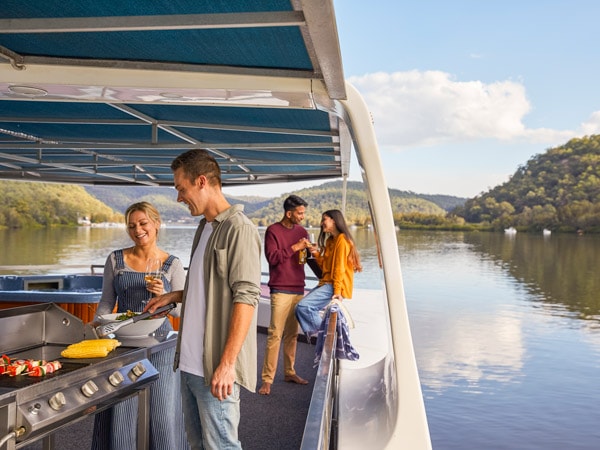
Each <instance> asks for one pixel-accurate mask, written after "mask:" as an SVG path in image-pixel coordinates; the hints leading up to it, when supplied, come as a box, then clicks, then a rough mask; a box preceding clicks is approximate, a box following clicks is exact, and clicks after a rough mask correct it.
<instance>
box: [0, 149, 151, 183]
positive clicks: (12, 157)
mask: <svg viewBox="0 0 600 450" xmlns="http://www.w3.org/2000/svg"><path fill="white" fill-rule="evenodd" d="M0 158H4V159H8V160H12V161H18V162H21V163H24V164H32V165H35V166H42V167H49V168H55V169H61V170H68V171H69V172H80V173H86V174H93V175H99V176H103V177H107V178H112V179H116V180H121V181H127V182H129V183H142V184H152V183H143V181H142V180H136V179H135V178H132V177H131V176H129V177H125V176H121V175H113V174H106V173H104V174H103V173H98V171H96V170H92V169H84V168H81V167H74V166H71V165H68V164H57V163H45V162H41V161H39V160H36V159H32V158H25V157H22V156H17V155H9V154H7V153H0ZM26 170H27V171H28V172H32V171H33V170H32V169H31V168H29V169H26Z"/></svg>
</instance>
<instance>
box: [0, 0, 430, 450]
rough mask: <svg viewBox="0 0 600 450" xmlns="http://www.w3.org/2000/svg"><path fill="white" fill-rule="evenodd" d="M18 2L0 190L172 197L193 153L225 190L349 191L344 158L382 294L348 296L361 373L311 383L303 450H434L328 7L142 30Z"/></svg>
mask: <svg viewBox="0 0 600 450" xmlns="http://www.w3.org/2000/svg"><path fill="white" fill-rule="evenodd" d="M12 3H13V2H6V3H4V4H2V5H0V12H1V13H2V14H1V15H0V16H1V17H3V19H0V30H2V31H0V46H1V47H0V55H1V56H3V57H4V59H3V60H4V61H6V62H4V63H2V64H0V120H1V121H2V122H3V124H2V129H3V134H4V135H8V136H10V137H11V142H9V143H4V144H2V145H3V150H2V152H1V154H0V166H1V167H2V168H1V169H0V177H1V178H4V179H19V180H26V181H27V180H28V181H40V182H59V183H81V184H83V183H86V184H103V185H114V186H120V185H149V186H172V173H171V170H170V167H169V166H170V162H171V161H172V160H173V158H174V157H175V156H177V155H178V154H180V153H182V152H183V151H184V150H187V149H190V148H198V147H199V148H206V149H207V150H208V151H210V152H211V153H212V154H213V155H214V156H215V157H216V158H217V161H218V162H219V164H220V165H221V168H222V170H223V184H224V186H225V187H227V186H239V185H248V184H267V183H280V182H290V181H313V180H322V179H329V178H341V179H342V180H344V181H346V180H347V179H348V176H349V170H350V161H351V158H352V154H353V153H352V150H354V152H355V153H354V154H355V155H356V159H357V162H358V164H359V166H360V169H361V173H362V176H363V180H364V182H365V186H366V187H367V189H368V193H367V194H368V200H369V206H370V210H371V212H372V226H373V229H374V230H375V232H376V233H375V235H376V239H377V248H378V250H379V256H380V258H379V260H380V261H381V274H382V280H383V283H382V286H380V287H377V288H375V289H368V290H366V289H364V290H363V289H360V290H359V289H357V290H356V291H355V292H354V296H353V297H354V298H353V300H352V302H350V305H349V309H350V310H351V313H352V315H353V317H354V319H355V322H356V327H355V329H353V330H352V343H353V345H354V346H355V347H356V348H357V350H358V351H359V353H360V354H361V359H360V360H359V361H354V362H348V361H341V362H340V363H339V365H338V369H339V371H338V372H336V371H332V370H329V371H325V372H324V373H323V374H320V375H319V376H318V377H320V379H318V380H317V382H315V389H317V386H319V389H320V386H323V388H324V391H323V393H326V397H323V396H321V395H320V394H321V391H319V392H316V394H315V395H314V396H313V402H312V403H311V411H309V417H308V419H307V423H306V428H305V440H304V442H303V446H302V448H325V447H329V444H330V442H331V443H333V444H332V446H334V447H337V448H344V449H351V448H361V449H362V448H373V449H379V448H390V449H410V450H415V449H429V448H431V442H430V438H429V431H428V426H427V419H426V415H425V409H424V403H423V398H422V393H421V387H420V382H419V376H418V371H417V366H416V361H415V355H414V349H413V345H412V337H411V332H410V324H409V319H408V314H407V309H406V300H405V297H404V287H403V283H402V275H401V268H400V259H399V255H398V245H397V242H396V230H395V227H394V222H393V216H392V210H391V204H390V199H389V193H388V189H387V184H386V182H385V176H384V172H383V168H382V164H381V161H380V156H379V152H378V146H377V140H376V136H375V132H374V129H373V124H372V120H371V115H370V113H369V110H368V108H367V106H366V104H365V103H364V101H363V99H362V97H361V96H360V94H359V92H358V91H357V90H356V89H355V88H354V87H353V86H352V85H350V84H349V83H347V82H345V80H344V77H343V66H342V61H341V56H340V48H339V41H338V36H337V32H336V22H335V14H334V10H333V3H332V2H331V1H308V2H297V1H292V2H289V1H287V0H286V1H283V0H281V1H277V0H275V1H272V2H266V3H265V2H256V1H250V0H247V1H230V2H225V3H223V4H221V3H213V2H206V3H204V2H196V1H192V0H184V1H181V2H177V4H176V5H175V4H172V2H169V1H166V0H157V1H155V2H151V3H148V4H147V5H146V6H145V8H146V9H145V10H144V15H140V12H139V10H138V8H137V7H136V6H135V2H129V3H128V2H125V3H121V4H118V5H112V6H111V8H110V10H109V9H108V7H107V8H106V10H102V8H103V7H102V6H100V5H95V4H93V3H92V4H83V5H81V4H78V5H77V7H76V8H75V7H74V6H72V5H70V4H68V3H66V4H65V3H64V2H60V3H58V2H54V1H48V0H46V1H41V0H31V1H29V2H22V3H21V2H19V3H15V4H14V5H12ZM130 3H131V4H130ZM94 8H100V9H94ZM48 35H51V36H52V40H49V39H47V36H48ZM175 42H176V45H173V43H175ZM3 60H0V61H3ZM115 189H118V187H115ZM340 209H343V201H341V202H340ZM335 364H337V363H336V362H335V361H333V362H332V365H333V366H335ZM334 404H335V406H336V407H335V408H333V412H332V408H331V405H334ZM365 405H366V407H365ZM313 406H314V408H313ZM334 416H335V417H334ZM263 448H266V447H263Z"/></svg>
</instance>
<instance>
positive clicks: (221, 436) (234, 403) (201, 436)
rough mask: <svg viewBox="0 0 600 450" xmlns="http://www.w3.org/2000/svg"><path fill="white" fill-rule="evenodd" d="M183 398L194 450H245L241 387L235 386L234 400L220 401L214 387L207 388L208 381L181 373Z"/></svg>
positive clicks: (187, 427)
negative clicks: (240, 428) (240, 427)
mask: <svg viewBox="0 0 600 450" xmlns="http://www.w3.org/2000/svg"><path fill="white" fill-rule="evenodd" d="M181 395H182V398H183V402H182V406H183V419H184V421H185V431H186V433H187V438H188V441H189V443H190V447H191V448H192V449H193V450H201V449H202V450H204V449H207V450H208V449H214V450H230V449H236V450H237V449H240V450H241V448H242V444H241V443H240V441H239V440H238V425H239V423H240V386H239V385H238V384H235V383H234V385H233V393H232V394H231V395H230V396H228V397H227V398H226V399H225V400H221V401H219V399H218V398H216V397H213V395H212V394H211V393H210V386H206V385H205V384H204V377H199V376H197V375H193V374H191V373H187V372H181ZM167 414H168V412H167Z"/></svg>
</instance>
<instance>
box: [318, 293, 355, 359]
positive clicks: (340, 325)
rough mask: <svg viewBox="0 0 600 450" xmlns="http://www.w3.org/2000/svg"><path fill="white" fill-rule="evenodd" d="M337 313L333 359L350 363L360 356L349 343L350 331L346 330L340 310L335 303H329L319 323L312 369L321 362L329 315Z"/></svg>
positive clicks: (345, 323) (346, 326)
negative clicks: (347, 360) (346, 360)
mask: <svg viewBox="0 0 600 450" xmlns="http://www.w3.org/2000/svg"><path fill="white" fill-rule="evenodd" d="M332 312H336V313H337V323H336V335H337V339H336V342H335V357H336V358H337V359H349V360H350V361H356V360H357V359H358V358H359V357H360V356H359V354H358V352H357V351H356V350H355V349H354V347H353V346H352V344H351V343H350V331H349V329H348V322H347V320H346V317H345V316H344V313H343V311H342V308H340V306H339V305H338V304H337V303H331V304H330V305H329V306H328V307H327V309H326V310H325V316H324V317H323V321H322V322H321V328H319V333H318V335H317V346H316V348H315V355H316V356H315V364H314V367H316V366H318V365H319V362H320V361H321V353H323V345H324V344H325V338H326V336H327V329H328V327H329V318H330V317H331V313H332Z"/></svg>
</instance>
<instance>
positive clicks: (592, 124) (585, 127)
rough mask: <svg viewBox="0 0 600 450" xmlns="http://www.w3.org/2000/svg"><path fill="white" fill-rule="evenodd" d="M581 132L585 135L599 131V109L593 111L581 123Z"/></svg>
mask: <svg viewBox="0 0 600 450" xmlns="http://www.w3.org/2000/svg"><path fill="white" fill-rule="evenodd" d="M581 132H582V134H584V135H587V136H589V135H591V134H599V133H600V111H595V112H593V113H592V115H591V116H590V118H589V119H588V121H587V122H584V123H582V124H581Z"/></svg>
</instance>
